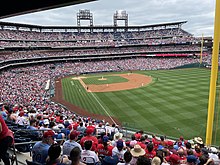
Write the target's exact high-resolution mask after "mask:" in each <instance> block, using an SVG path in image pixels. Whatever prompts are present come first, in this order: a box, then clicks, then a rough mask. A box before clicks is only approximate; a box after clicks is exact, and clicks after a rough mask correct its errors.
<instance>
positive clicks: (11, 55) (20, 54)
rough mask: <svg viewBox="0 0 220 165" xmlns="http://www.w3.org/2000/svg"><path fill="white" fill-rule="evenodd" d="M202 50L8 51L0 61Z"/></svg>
mask: <svg viewBox="0 0 220 165" xmlns="http://www.w3.org/2000/svg"><path fill="white" fill-rule="evenodd" d="M199 51H200V48H199V47H198V46H196V45H176V46H155V47H146V46H138V47H128V48H120V47H117V48H108V49H106V48H102V49H101V48H99V49H92V48H91V49H80V50H57V51H40V50H38V51H36V50H35V51H7V52H2V53H0V60H2V61H5V60H15V59H26V58H42V57H57V56H77V57H83V56H91V55H97V56H100V57H103V56H108V55H123V54H136V55H140V54H143V53H147V54H150V55H154V54H156V53H165V52H166V53H167V52H168V53H176V54H178V53H182V52H184V53H186V52H188V54H193V52H199Z"/></svg>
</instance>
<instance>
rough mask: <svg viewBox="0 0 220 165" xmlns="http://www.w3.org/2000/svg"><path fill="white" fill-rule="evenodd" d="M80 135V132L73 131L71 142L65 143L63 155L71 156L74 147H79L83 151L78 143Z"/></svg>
mask: <svg viewBox="0 0 220 165" xmlns="http://www.w3.org/2000/svg"><path fill="white" fill-rule="evenodd" d="M79 135H80V132H78V131H75V130H73V131H71V133H70V134H69V140H67V141H65V142H64V143H63V155H68V156H69V155H70V152H71V150H72V149H73V148H74V147H79V149H80V150H81V151H82V147H81V145H80V144H79V143H78V142H77V139H78V136H79Z"/></svg>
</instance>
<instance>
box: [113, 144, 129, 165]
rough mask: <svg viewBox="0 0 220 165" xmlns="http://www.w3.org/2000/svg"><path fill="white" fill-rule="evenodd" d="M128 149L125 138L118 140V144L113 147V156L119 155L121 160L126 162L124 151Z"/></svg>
mask: <svg viewBox="0 0 220 165" xmlns="http://www.w3.org/2000/svg"><path fill="white" fill-rule="evenodd" d="M126 151H127V149H126V148H125V145H124V142H123V140H118V141H117V142H116V146H115V147H114V148H113V149H112V156H114V155H117V156H118V158H119V161H120V162H124V153H125V152H126Z"/></svg>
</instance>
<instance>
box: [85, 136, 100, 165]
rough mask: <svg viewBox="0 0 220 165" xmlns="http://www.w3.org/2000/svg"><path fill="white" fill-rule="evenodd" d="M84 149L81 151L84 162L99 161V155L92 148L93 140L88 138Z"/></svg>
mask: <svg viewBox="0 0 220 165" xmlns="http://www.w3.org/2000/svg"><path fill="white" fill-rule="evenodd" d="M84 148H85V149H84V150H83V151H82V153H81V161H82V162H84V163H94V164H96V163H99V162H100V161H99V158H98V155H97V154H96V153H95V152H94V151H92V150H91V148H92V141H91V140H87V141H85V142H84Z"/></svg>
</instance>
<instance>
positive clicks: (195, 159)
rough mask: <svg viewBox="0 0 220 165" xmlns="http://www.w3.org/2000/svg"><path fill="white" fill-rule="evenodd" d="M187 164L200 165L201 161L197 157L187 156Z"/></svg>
mask: <svg viewBox="0 0 220 165" xmlns="http://www.w3.org/2000/svg"><path fill="white" fill-rule="evenodd" d="M187 162H188V163H198V162H199V160H198V159H197V158H196V156H195V155H189V156H187Z"/></svg>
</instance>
